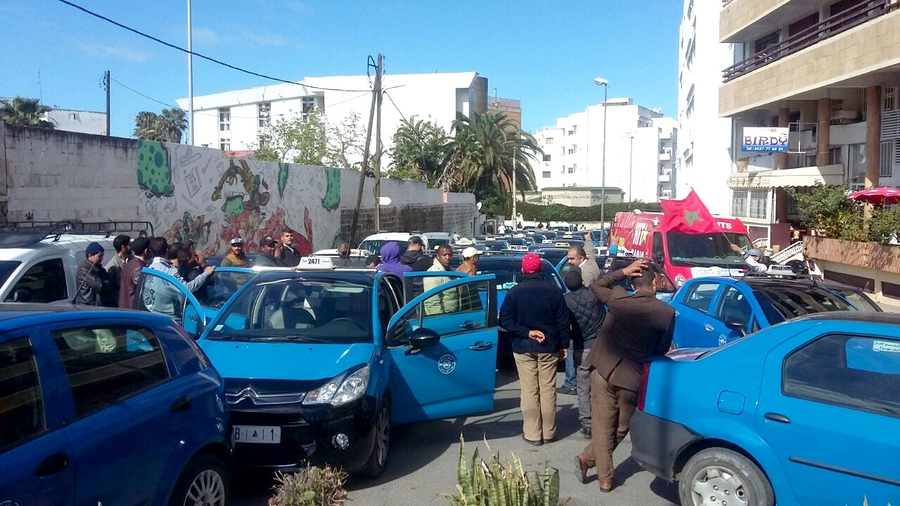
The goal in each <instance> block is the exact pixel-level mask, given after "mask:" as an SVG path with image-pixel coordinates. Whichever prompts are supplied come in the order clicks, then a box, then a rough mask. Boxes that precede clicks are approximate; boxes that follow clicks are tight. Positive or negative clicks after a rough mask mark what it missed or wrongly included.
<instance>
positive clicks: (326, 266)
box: [296, 256, 334, 271]
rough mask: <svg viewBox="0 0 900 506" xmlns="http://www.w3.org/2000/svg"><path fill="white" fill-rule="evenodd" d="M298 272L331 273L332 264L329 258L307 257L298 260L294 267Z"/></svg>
mask: <svg viewBox="0 0 900 506" xmlns="http://www.w3.org/2000/svg"><path fill="white" fill-rule="evenodd" d="M296 269H297V270H300V271H333V270H334V262H333V261H332V260H331V257H324V256H323V257H317V256H307V257H303V258H301V259H300V264H299V265H297V267H296Z"/></svg>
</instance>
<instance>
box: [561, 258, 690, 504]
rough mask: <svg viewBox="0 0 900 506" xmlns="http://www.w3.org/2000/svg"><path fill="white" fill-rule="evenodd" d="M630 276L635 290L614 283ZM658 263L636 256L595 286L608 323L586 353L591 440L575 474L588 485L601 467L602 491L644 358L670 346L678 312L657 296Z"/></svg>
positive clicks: (634, 401) (640, 377)
mask: <svg viewBox="0 0 900 506" xmlns="http://www.w3.org/2000/svg"><path fill="white" fill-rule="evenodd" d="M627 277H631V278H633V279H632V284H633V285H634V290H635V291H634V294H633V295H628V292H627V291H626V290H625V289H624V288H622V287H621V286H616V283H617V282H619V281H622V280H623V279H625V278H627ZM656 288H657V276H656V270H655V266H653V265H652V264H648V263H647V261H646V260H638V261H636V262H634V263H632V264H631V265H629V266H628V267H625V268H624V269H619V270H617V271H613V272H611V273H609V274H606V275H605V276H603V277H601V278H600V279H598V280H597V281H595V282H594V283H593V284H592V285H591V291H593V292H594V295H595V296H597V298H598V299H600V302H602V303H604V304H605V305H606V307H607V314H606V321H604V322H603V325H602V326H601V328H600V333H599V334H598V336H597V341H596V342H595V343H594V345H593V346H591V351H590V353H588V357H587V358H588V360H587V362H588V365H589V366H590V368H591V429H592V432H593V433H592V437H591V443H590V444H589V445H588V446H587V447H586V448H585V449H584V452H583V453H580V454H578V456H577V457H576V458H575V464H576V466H577V467H576V471H577V473H578V474H577V475H576V476H577V477H578V478H579V480H580V481H581V482H582V483H584V482H585V481H586V475H587V470H588V469H589V468H591V467H593V466H594V465H596V466H597V478H598V482H599V484H600V491H601V492H609V491H611V490H612V489H613V486H614V483H613V478H614V477H615V468H614V467H613V459H612V454H613V451H614V450H615V449H616V447H617V446H618V445H619V443H621V442H622V440H623V439H625V436H626V435H627V434H628V427H629V423H630V422H631V416H632V415H633V414H634V411H635V409H637V399H638V394H639V393H640V389H641V383H642V381H643V374H644V361H646V360H647V359H648V358H650V357H652V356H655V355H663V354H665V353H666V352H667V351H668V350H669V346H670V345H671V344H672V331H673V329H674V328H675V310H674V309H673V308H672V306H669V305H668V304H666V303H665V302H662V301H660V300H657V298H656Z"/></svg>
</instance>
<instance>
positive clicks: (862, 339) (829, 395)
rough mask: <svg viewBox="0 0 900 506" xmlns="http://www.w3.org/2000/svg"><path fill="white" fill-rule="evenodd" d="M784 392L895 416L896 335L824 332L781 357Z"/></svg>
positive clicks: (899, 381) (899, 360) (898, 390)
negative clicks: (872, 335) (858, 334)
mask: <svg viewBox="0 0 900 506" xmlns="http://www.w3.org/2000/svg"><path fill="white" fill-rule="evenodd" d="M783 371H784V377H783V379H782V391H783V392H784V394H785V395H789V396H792V397H800V398H803V399H808V400H812V401H818V402H824V403H827V404H834V405H838V406H845V407H848V408H851V409H858V410H862V411H869V412H873V413H878V414H885V415H890V416H893V417H898V418H900V340H898V339H897V338H894V337H871V336H854V335H847V334H829V335H825V336H822V337H820V338H818V339H816V340H814V341H812V342H810V343H808V344H806V345H805V346H803V347H801V348H799V349H797V350H796V351H794V352H792V353H791V354H789V355H788V356H787V357H786V358H785V360H784V368H783Z"/></svg>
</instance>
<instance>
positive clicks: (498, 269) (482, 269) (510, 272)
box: [476, 259, 568, 290]
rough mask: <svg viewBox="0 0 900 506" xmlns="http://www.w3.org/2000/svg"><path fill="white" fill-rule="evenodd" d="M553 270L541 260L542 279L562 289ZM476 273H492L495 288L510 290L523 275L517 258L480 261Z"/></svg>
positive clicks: (548, 263) (547, 263) (520, 263)
mask: <svg viewBox="0 0 900 506" xmlns="http://www.w3.org/2000/svg"><path fill="white" fill-rule="evenodd" d="M565 265H568V264H565ZM563 269H565V267H563ZM555 271H556V269H555V268H554V267H553V266H552V265H550V262H547V261H543V262H541V274H542V275H543V276H542V277H543V278H544V281H546V282H548V283H550V284H552V285H553V286H555V287H557V288H559V289H560V290H562V289H563V285H562V283H561V282H560V280H559V277H558V276H556V275H554V272H555ZM563 272H565V270H564V271H563ZM476 274H479V275H480V274H493V275H494V277H495V278H496V281H495V283H496V284H497V290H511V289H512V288H513V287H514V286H516V285H517V284H519V281H521V280H522V277H523V276H525V275H524V274H522V262H521V260H518V259H517V260H515V261H512V262H481V263H480V264H479V265H478V271H477V272H476Z"/></svg>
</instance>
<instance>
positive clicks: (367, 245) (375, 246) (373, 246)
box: [359, 239, 409, 255]
mask: <svg viewBox="0 0 900 506" xmlns="http://www.w3.org/2000/svg"><path fill="white" fill-rule="evenodd" d="M389 242H395V243H397V246H400V254H401V255H402V254H404V253H406V247H407V246H408V245H409V243H407V242H406V241H392V240H387V239H366V240H365V241H363V242H362V243H360V245H359V249H367V250H369V251H371V252H373V253H375V254H376V255H380V254H381V247H382V246H384V245H385V244H387V243H389Z"/></svg>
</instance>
